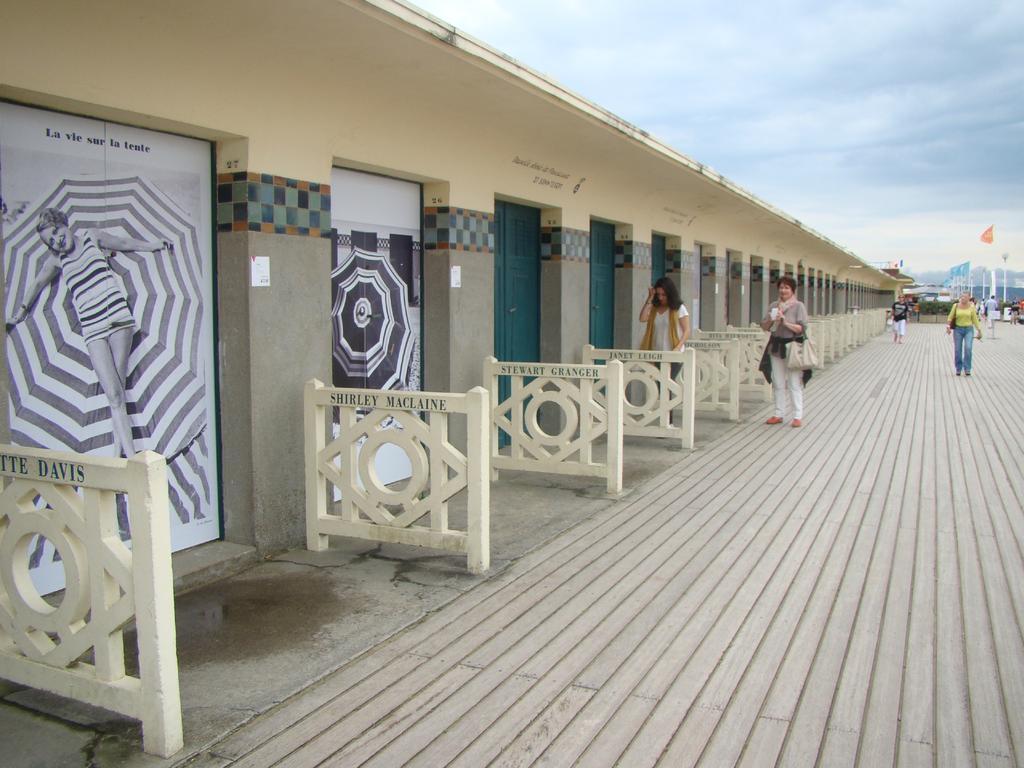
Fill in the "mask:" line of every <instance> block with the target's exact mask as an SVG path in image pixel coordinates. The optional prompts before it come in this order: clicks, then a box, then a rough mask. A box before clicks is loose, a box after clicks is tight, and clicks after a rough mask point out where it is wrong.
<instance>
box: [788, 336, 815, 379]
mask: <svg viewBox="0 0 1024 768" xmlns="http://www.w3.org/2000/svg"><path fill="white" fill-rule="evenodd" d="M786 367H787V368H792V369H795V370H800V371H809V370H811V368H817V367H818V350H817V349H815V348H814V342H813V341H811V339H810V338H808V337H807V336H802V337H801V336H798V337H797V338H795V339H793V340H792V341H791V342H789V343H788V344H787V345H786Z"/></svg>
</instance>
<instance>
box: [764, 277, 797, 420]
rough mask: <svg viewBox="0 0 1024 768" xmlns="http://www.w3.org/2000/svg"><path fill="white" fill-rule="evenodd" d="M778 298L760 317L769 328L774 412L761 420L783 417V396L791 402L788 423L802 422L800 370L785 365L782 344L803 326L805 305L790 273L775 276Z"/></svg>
mask: <svg viewBox="0 0 1024 768" xmlns="http://www.w3.org/2000/svg"><path fill="white" fill-rule="evenodd" d="M778 288H779V300H778V301H777V302H775V303H774V304H772V305H771V306H770V307H769V310H768V314H767V315H765V316H764V317H763V318H762V319H761V327H762V328H764V329H765V330H766V331H771V334H772V336H771V340H770V341H769V342H768V343H769V354H770V357H771V363H772V394H773V395H775V415H773V416H772V417H771V418H770V419H768V421H766V422H765V424H781V423H782V422H783V421H784V420H785V417H786V405H787V403H786V400H787V395H788V399H789V400H790V401H791V402H792V406H793V421H792V426H794V427H800V426H803V418H804V371H801V370H799V369H796V368H795V369H793V370H790V368H789V366H788V365H786V347H787V346H788V345H789V342H791V341H792V340H793V339H797V338H799V339H802V338H803V335H804V332H805V331H806V330H807V307H805V306H804V304H803V302H802V301H799V300H798V299H797V297H796V282H795V281H794V280H793V278H791V277H787V276H783V277H780V278H779V283H778Z"/></svg>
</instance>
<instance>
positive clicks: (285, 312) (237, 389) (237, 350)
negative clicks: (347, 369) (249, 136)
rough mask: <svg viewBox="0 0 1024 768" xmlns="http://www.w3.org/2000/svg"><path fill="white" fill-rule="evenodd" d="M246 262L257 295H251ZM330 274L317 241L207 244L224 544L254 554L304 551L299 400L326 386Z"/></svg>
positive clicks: (232, 236)
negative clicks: (212, 268) (213, 247)
mask: <svg viewBox="0 0 1024 768" xmlns="http://www.w3.org/2000/svg"><path fill="white" fill-rule="evenodd" d="M255 256H267V257H269V258H270V273H271V282H270V285H269V286H267V287H260V288H254V287H252V284H251V282H252V281H251V280H250V275H249V271H250V269H251V265H252V258H253V257H255ZM330 274H331V243H330V240H328V239H326V238H324V237H318V236H301V235H278V234H263V233H260V232H252V231H249V232H244V231H242V232H224V233H221V234H219V235H218V236H217V301H218V305H219V310H218V318H219V321H218V325H219V328H218V353H219V357H220V371H219V374H220V389H221V392H222V393H223V396H222V397H221V399H220V419H221V448H220V450H221V466H222V470H223V471H222V477H223V484H222V489H221V490H222V495H223V515H224V536H225V538H226V539H227V540H228V541H232V542H235V543H238V544H247V545H252V546H255V547H256V548H257V549H258V550H259V551H260V552H273V551H277V550H281V549H287V548H290V547H295V546H301V545H302V543H303V542H304V541H305V521H304V518H303V509H304V507H305V481H304V476H305V472H304V461H305V454H304V451H303V439H304V437H303V430H302V423H303V418H302V391H303V385H304V383H305V382H306V381H307V380H309V379H311V378H318V379H320V380H321V381H324V382H326V383H328V384H330V382H331V344H332V341H331V338H332V336H331V296H330V285H331V281H330ZM296 339H301V340H302V343H301V344H296V343H295V340H296Z"/></svg>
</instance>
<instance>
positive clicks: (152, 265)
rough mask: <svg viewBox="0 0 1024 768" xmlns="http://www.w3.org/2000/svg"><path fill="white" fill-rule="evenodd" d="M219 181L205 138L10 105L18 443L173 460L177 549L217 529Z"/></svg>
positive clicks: (39, 547)
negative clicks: (215, 223)
mask: <svg viewBox="0 0 1024 768" xmlns="http://www.w3.org/2000/svg"><path fill="white" fill-rule="evenodd" d="M210 174H211V170H210V146H209V144H207V143H205V142H202V141H197V140H193V139H186V138H182V137H178V136H172V135H168V134H163V133H157V132H153V131H146V130H142V129H138V128H131V127H127V126H122V125H117V124H114V123H106V122H102V121H97V120H90V119H87V118H81V117H75V116H70V115H64V114H59V113H54V112H48V111H44V110H37V109H31V108H27V107H21V106H16V105H12V104H2V103H0V208H2V214H3V222H2V230H0V237H2V242H3V270H4V290H5V293H4V301H3V311H4V317H5V323H6V326H7V339H6V349H5V353H6V362H7V370H8V392H9V412H10V439H11V442H13V443H15V444H17V445H23V446H31V447H39V448H50V449H57V450H68V451H75V452H79V453H87V454H94V455H99V456H125V457H128V456H132V455H134V454H135V453H138V452H139V451H143V450H152V451H156V452H157V453H160V454H162V455H163V456H164V457H166V459H167V463H168V493H169V496H170V503H171V508H172V510H173V514H172V520H171V524H172V525H171V539H172V546H173V548H174V549H175V550H179V549H184V548H186V547H189V546H193V545H195V544H198V543H201V542H204V541H209V540H212V539H215V538H217V537H218V535H219V527H220V526H219V520H218V509H217V498H218V494H217V487H216V483H217V472H216V466H217V457H216V448H217V439H216V435H215V434H214V429H215V424H216V421H215V413H214V388H215V383H214V370H213V357H212V355H213V349H214V346H213V317H212V315H213V306H214V305H213V296H212V278H211V272H212V268H213V267H212V246H211V234H212V221H211V218H212V215H211V198H210V194H211V178H210ZM124 506H125V505H124V503H123V500H120V501H119V510H118V517H119V524H120V527H121V536H122V538H126V539H127V538H129V537H130V530H129V528H130V526H129V523H128V511H127V509H126V508H123V507H124ZM53 555H54V553H53V551H52V548H51V547H49V546H48V543H47V542H46V541H45V540H40V541H39V542H37V543H36V546H35V549H34V551H33V554H32V559H31V561H30V573H32V575H33V579H34V582H35V584H36V587H37V588H38V589H39V591H40V592H44V593H45V592H49V591H52V590H53V589H59V588H60V587H61V586H62V579H63V568H62V567H61V566H60V564H59V563H54V562H53V559H54V558H53Z"/></svg>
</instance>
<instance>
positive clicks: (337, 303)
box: [331, 248, 416, 389]
mask: <svg viewBox="0 0 1024 768" xmlns="http://www.w3.org/2000/svg"><path fill="white" fill-rule="evenodd" d="M331 290H332V294H333V297H334V302H333V310H332V321H333V336H334V344H333V346H334V385H335V386H337V387H365V388H367V389H402V388H404V387H405V383H406V381H407V380H408V378H409V365H410V361H411V360H412V357H413V348H414V346H415V343H416V339H415V334H414V333H413V332H412V330H411V323H410V319H409V299H408V288H407V286H406V284H405V282H404V281H403V280H402V279H401V277H399V275H398V273H397V272H396V271H395V269H394V268H393V267H392V266H391V264H390V262H389V261H388V260H387V258H385V257H384V256H382V255H380V254H376V253H368V252H366V251H363V250H360V249H358V248H353V249H352V250H351V251H350V252H349V254H348V255H347V256H345V257H343V258H342V259H341V261H340V263H339V264H338V267H337V268H336V269H335V270H334V271H333V272H332V273H331Z"/></svg>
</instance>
